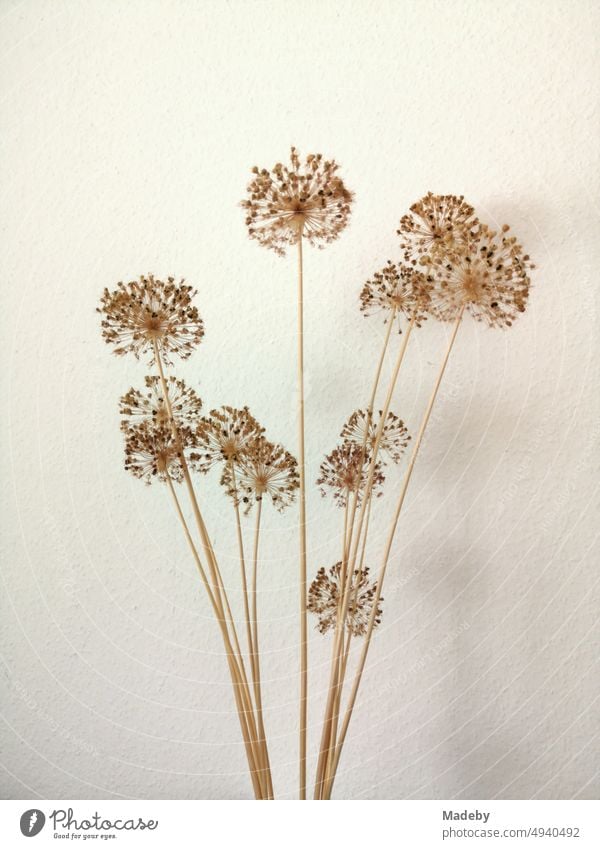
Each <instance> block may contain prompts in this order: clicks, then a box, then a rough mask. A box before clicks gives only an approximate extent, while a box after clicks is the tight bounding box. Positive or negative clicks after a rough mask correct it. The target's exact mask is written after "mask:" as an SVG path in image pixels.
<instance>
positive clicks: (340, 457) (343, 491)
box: [317, 441, 385, 507]
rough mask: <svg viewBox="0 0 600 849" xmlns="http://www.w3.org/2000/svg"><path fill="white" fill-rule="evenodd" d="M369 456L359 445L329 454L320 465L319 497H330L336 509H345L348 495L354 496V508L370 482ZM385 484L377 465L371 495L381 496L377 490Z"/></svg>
mask: <svg viewBox="0 0 600 849" xmlns="http://www.w3.org/2000/svg"><path fill="white" fill-rule="evenodd" d="M371 456H372V455H371V452H370V451H363V450H362V446H361V445H356V444H355V443H354V442H348V441H346V442H343V443H342V444H341V445H340V446H338V447H337V448H334V450H333V451H332V452H331V454H328V455H327V457H325V459H324V460H323V462H322V463H321V468H320V470H319V472H320V474H319V477H318V479H317V485H318V486H319V487H320V490H321V495H322V496H323V497H325V496H326V495H328V494H330V493H331V494H332V495H333V499H334V501H335V503H336V504H337V505H338V506H339V507H345V506H346V503H347V499H348V494H349V493H355V492H356V493H357V504H359V503H360V501H361V498H362V495H363V491H364V489H365V488H366V485H367V482H368V480H369V469H370V465H371ZM384 480H385V477H384V475H383V471H382V465H381V463H380V462H379V461H378V462H377V463H375V466H374V469H373V494H374V495H376V496H379V495H381V492H378V491H377V490H378V489H379V488H380V487H381V485H382V484H383V482H384Z"/></svg>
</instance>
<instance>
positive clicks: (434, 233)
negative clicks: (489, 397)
mask: <svg viewBox="0 0 600 849" xmlns="http://www.w3.org/2000/svg"><path fill="white" fill-rule="evenodd" d="M478 223H479V222H478V220H477V218H476V216H475V210H474V209H473V207H472V206H471V205H470V204H468V203H467V202H466V201H465V199H464V197H463V196H462V195H460V196H458V197H457V196H456V195H434V194H433V193H432V192H428V193H427V194H426V195H425V197H422V198H421V199H420V200H418V201H417V202H416V203H413V205H412V206H411V208H410V212H409V213H408V214H407V215H403V216H402V218H401V219H400V229H399V230H398V235H399V236H400V247H401V248H402V250H403V252H404V258H405V260H406V261H407V262H409V263H411V264H412V265H415V264H416V263H418V262H419V261H420V259H421V257H422V256H423V255H424V254H431V253H432V251H434V252H435V251H436V250H437V249H438V247H442V248H445V249H446V248H454V247H457V246H458V245H460V244H462V242H463V241H464V239H465V238H467V237H468V235H469V233H470V232H471V231H473V230H474V229H476V227H477V225H478Z"/></svg>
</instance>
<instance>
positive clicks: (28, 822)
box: [21, 808, 46, 837]
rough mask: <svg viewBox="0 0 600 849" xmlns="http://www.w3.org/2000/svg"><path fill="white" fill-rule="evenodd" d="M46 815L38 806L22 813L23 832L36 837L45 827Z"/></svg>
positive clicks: (27, 835) (25, 834)
mask: <svg viewBox="0 0 600 849" xmlns="http://www.w3.org/2000/svg"><path fill="white" fill-rule="evenodd" d="M45 822H46V817H45V816H44V814H43V812H42V811H40V810H39V809H38V808H31V809H30V810H29V811H25V813H24V814H22V815H21V834H23V835H24V836H25V837H35V836H36V834H39V833H40V831H41V830H42V829H43V827H44V823H45Z"/></svg>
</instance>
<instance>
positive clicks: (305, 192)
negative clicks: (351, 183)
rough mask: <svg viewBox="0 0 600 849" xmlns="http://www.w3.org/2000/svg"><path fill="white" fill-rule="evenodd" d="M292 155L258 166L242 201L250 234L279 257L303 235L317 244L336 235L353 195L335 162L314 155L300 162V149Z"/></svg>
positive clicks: (344, 221) (332, 238) (346, 218)
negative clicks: (283, 160) (287, 162)
mask: <svg viewBox="0 0 600 849" xmlns="http://www.w3.org/2000/svg"><path fill="white" fill-rule="evenodd" d="M290 159H291V164H290V165H282V164H281V163H280V162H278V163H277V165H275V166H274V168H272V169H271V171H268V170H267V169H266V168H262V169H259V168H256V167H255V168H253V169H252V171H253V174H254V176H253V178H252V180H251V181H250V183H249V184H248V189H247V191H248V198H247V200H244V201H242V203H241V205H242V207H243V208H244V209H245V210H246V226H247V227H248V233H249V235H250V238H251V239H257V240H258V241H259V242H260V244H261V245H263V246H264V247H267V248H272V249H273V250H274V251H275V252H276V253H278V254H280V255H283V254H284V253H285V249H286V248H287V246H288V245H294V244H296V242H297V241H298V236H299V234H300V233H302V236H303V237H305V238H306V239H307V240H308V241H309V242H310V244H311V245H317V246H318V247H323V246H324V245H325V244H327V243H329V242H333V241H334V240H335V239H337V238H338V236H339V234H340V233H341V231H342V230H343V229H344V227H345V226H346V224H347V223H348V217H349V215H350V204H351V202H352V197H353V195H352V192H349V191H348V189H346V187H345V186H344V183H343V182H342V180H341V178H340V177H338V175H337V170H338V167H339V166H338V165H337V164H336V162H335V161H334V160H326V159H323V157H322V155H321V154H320V153H317V154H314V153H310V154H309V155H308V156H307V157H306V160H305V162H304V163H301V162H300V157H299V156H298V152H297V151H296V148H295V147H292V150H291V156H290Z"/></svg>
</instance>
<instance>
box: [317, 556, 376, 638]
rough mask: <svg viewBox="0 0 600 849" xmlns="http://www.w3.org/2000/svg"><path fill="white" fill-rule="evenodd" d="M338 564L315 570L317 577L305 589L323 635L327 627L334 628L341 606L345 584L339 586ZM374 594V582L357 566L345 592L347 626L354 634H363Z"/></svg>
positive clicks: (365, 569)
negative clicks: (348, 589)
mask: <svg viewBox="0 0 600 849" xmlns="http://www.w3.org/2000/svg"><path fill="white" fill-rule="evenodd" d="M341 567H342V564H341V563H336V564H335V566H332V567H331V569H329V570H328V571H326V570H325V569H324V568H323V567H321V569H319V571H318V572H317V576H316V578H315V579H314V581H313V582H312V584H311V585H310V589H309V591H308V610H309V611H310V612H311V613H314V614H315V616H318V617H319V622H318V625H317V628H318V629H319V631H320V632H321V634H326V633H327V631H329V629H330V628H335V625H336V622H337V617H338V609H339V608H340V607H341V603H342V596H343V593H344V589H345V587H344V586H342V587H340V583H341V582H340V572H341ZM376 593H377V582H373V583H370V582H369V570H368V569H367V568H364V569H362V570H360V571H359V570H358V569H356V570H355V571H354V574H353V576H352V584H351V588H350V592H349V593H348V610H347V613H346V628H347V629H348V631H350V632H351V633H352V636H354V637H362V636H364V635H365V634H366V632H367V629H368V626H369V619H370V617H371V612H372V610H373V604H374V602H375V595H376ZM382 601H383V599H382V598H380V599H379V600H378V602H377V613H376V616H375V620H374V627H377V625H379V624H380V622H381V617H382V615H383V611H382V609H381V602H382Z"/></svg>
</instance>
